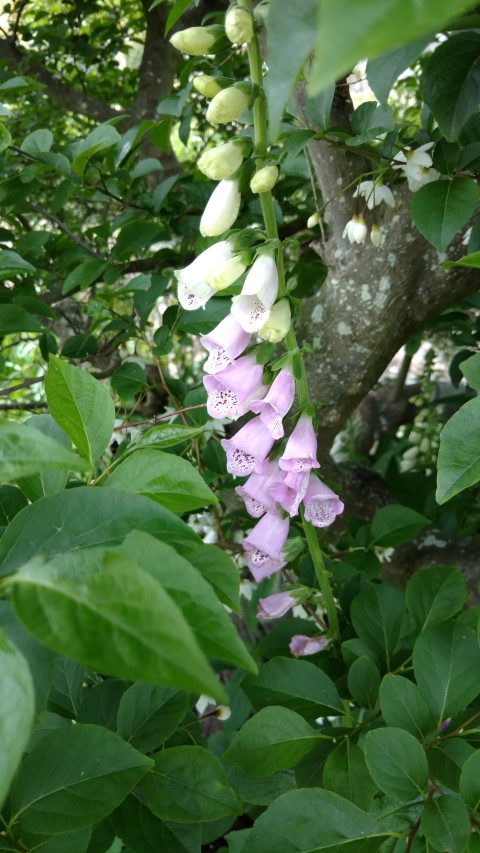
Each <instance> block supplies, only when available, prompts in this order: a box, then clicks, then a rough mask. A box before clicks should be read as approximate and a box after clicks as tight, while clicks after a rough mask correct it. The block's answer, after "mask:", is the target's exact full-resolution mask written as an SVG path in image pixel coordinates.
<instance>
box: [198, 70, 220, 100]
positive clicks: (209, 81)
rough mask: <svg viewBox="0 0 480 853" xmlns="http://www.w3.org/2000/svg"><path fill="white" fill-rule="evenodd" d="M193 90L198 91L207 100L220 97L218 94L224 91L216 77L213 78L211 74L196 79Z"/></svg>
mask: <svg viewBox="0 0 480 853" xmlns="http://www.w3.org/2000/svg"><path fill="white" fill-rule="evenodd" d="M193 88H194V89H196V90H197V92H199V93H200V95H204V96H205V98H214V97H215V95H218V93H219V92H221V91H222V87H221V86H219V84H218V83H217V81H216V79H215V77H211V76H210V75H209V74H202V75H199V76H198V77H194V79H193Z"/></svg>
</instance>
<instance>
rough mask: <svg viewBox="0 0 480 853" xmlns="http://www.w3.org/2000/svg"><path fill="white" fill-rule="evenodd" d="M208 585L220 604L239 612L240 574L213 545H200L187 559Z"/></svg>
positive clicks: (223, 553)
mask: <svg viewBox="0 0 480 853" xmlns="http://www.w3.org/2000/svg"><path fill="white" fill-rule="evenodd" d="M189 562H190V563H191V564H192V566H195V568H196V569H198V571H199V572H200V574H201V575H202V576H203V577H204V579H205V580H206V581H208V583H209V584H210V586H211V587H212V589H213V590H214V592H215V593H216V595H217V597H218V598H219V600H220V601H221V602H222V604H226V605H227V607H230V608H231V610H233V612H234V613H239V612H240V574H239V571H238V569H237V567H236V565H235V563H234V562H233V560H232V558H231V557H229V556H228V554H226V553H225V551H221V550H220V548H217V547H216V546H215V545H202V546H201V547H200V548H199V549H198V551H197V552H196V554H192V556H191V557H190V558H189Z"/></svg>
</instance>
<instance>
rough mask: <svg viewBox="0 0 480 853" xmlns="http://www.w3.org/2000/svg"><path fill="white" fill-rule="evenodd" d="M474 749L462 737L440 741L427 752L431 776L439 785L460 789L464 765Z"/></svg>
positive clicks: (455, 789)
mask: <svg viewBox="0 0 480 853" xmlns="http://www.w3.org/2000/svg"><path fill="white" fill-rule="evenodd" d="M474 751H475V750H474V748H473V746H470V744H469V743H467V742H466V740H464V739H463V738H461V737H450V738H448V739H443V740H441V741H438V742H437V743H436V744H435V745H434V746H431V747H430V749H429V750H428V752H427V758H428V766H429V767H430V776H431V777H432V778H433V779H435V780H436V782H437V783H438V784H439V785H445V787H446V788H450V790H451V791H458V790H459V783H460V774H461V772H462V767H463V765H464V764H465V762H466V760H467V758H470V756H471V755H472V754H473V753H474Z"/></svg>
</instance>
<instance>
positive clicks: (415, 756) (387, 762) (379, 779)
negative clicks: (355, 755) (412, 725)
mask: <svg viewBox="0 0 480 853" xmlns="http://www.w3.org/2000/svg"><path fill="white" fill-rule="evenodd" d="M365 757H366V759H367V766H368V769H369V771H370V774H371V776H372V778H373V780H374V782H376V783H377V785H378V787H379V788H380V790H382V791H384V792H385V793H386V794H388V796H389V797H393V798H394V799H398V800H411V799H414V798H415V797H418V796H422V794H423V792H424V789H425V786H426V784H427V781H428V763H427V759H426V756H425V752H424V750H423V749H422V747H421V746H420V744H419V742H418V740H416V738H414V737H413V735H411V734H409V732H406V731H404V729H398V728H394V727H393V726H389V727H388V728H385V729H376V730H375V731H372V732H369V733H368V734H367V736H366V738H365Z"/></svg>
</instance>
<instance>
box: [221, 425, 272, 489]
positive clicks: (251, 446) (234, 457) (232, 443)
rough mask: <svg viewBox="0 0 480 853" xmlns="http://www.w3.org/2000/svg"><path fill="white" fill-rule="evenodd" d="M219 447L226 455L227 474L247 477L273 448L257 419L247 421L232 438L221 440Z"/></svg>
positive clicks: (269, 435)
mask: <svg viewBox="0 0 480 853" xmlns="http://www.w3.org/2000/svg"><path fill="white" fill-rule="evenodd" d="M221 445H222V447H223V449H224V450H225V453H226V454H227V471H228V472H229V474H233V475H234V476H238V477H247V476H248V475H249V474H252V472H253V471H254V469H255V468H256V466H257V465H258V464H259V463H260V462H263V460H264V459H266V458H267V456H268V454H269V453H270V451H271V449H272V447H273V438H272V436H271V434H270V430H268V429H267V427H266V426H265V424H263V423H262V421H261V420H260V418H259V417H257V418H252V420H250V421H248V422H247V423H246V424H245V426H243V427H242V428H241V429H239V430H238V432H236V433H235V435H234V436H232V438H224V439H222V441H221Z"/></svg>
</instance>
